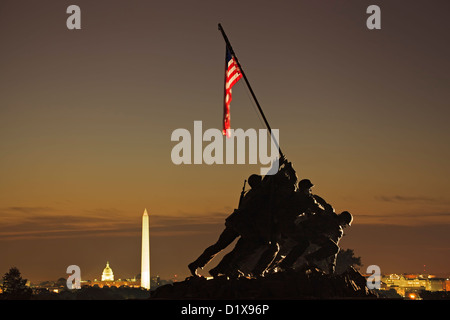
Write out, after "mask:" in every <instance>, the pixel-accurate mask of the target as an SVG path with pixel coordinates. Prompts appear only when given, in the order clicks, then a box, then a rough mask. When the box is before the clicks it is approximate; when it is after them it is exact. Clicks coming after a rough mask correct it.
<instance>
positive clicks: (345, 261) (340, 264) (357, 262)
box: [336, 249, 362, 273]
mask: <svg viewBox="0 0 450 320" xmlns="http://www.w3.org/2000/svg"><path fill="white" fill-rule="evenodd" d="M361 266H362V263H361V257H356V256H355V252H354V251H353V249H345V250H340V251H339V253H338V255H337V259H336V273H342V272H344V271H345V270H347V269H348V268H349V267H353V268H355V269H356V270H358V269H359V267H361Z"/></svg>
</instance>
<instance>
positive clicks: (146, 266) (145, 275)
mask: <svg viewBox="0 0 450 320" xmlns="http://www.w3.org/2000/svg"><path fill="white" fill-rule="evenodd" d="M148 231H149V225H148V214H147V209H145V210H144V214H143V215H142V253H141V287H142V288H145V289H150V239H149V233H148Z"/></svg>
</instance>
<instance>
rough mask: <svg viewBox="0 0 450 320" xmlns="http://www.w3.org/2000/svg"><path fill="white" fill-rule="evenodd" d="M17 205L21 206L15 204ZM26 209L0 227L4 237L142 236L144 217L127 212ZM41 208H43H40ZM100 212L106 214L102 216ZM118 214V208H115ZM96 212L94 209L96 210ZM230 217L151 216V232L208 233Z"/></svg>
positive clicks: (219, 214) (216, 215)
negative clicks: (47, 211) (71, 213)
mask: <svg viewBox="0 0 450 320" xmlns="http://www.w3.org/2000/svg"><path fill="white" fill-rule="evenodd" d="M15 208H17V207H15ZM26 209H27V210H25V208H24V209H23V210H21V212H26V213H28V214H27V215H25V216H20V217H9V218H8V219H6V220H5V223H3V224H2V225H1V226H0V240H19V239H21V240H23V239H36V238H39V239H55V238H82V237H90V236H103V237H104V236H115V237H123V236H139V235H140V232H141V219H140V217H136V218H133V219H130V218H128V217H127V216H126V215H119V214H115V215H111V214H105V213H109V212H110V210H109V209H99V210H96V211H95V213H97V215H88V216H86V215H68V214H44V213H43V211H40V212H41V213H40V215H35V214H29V213H31V212H34V211H37V208H35V210H29V209H30V208H26ZM39 210H40V209H39ZM99 212H102V213H104V214H103V215H98V213H99ZM113 212H115V213H118V211H115V210H113ZM92 213H94V211H92ZM225 217H226V216H225V215H224V214H222V213H212V214H211V215H209V216H207V217H204V216H199V215H186V216H181V215H180V216H164V215H150V225H151V228H150V231H151V233H152V235H153V236H174V235H189V234H196V233H197V234H204V233H208V232H211V231H210V230H211V229H210V226H211V225H215V226H216V225H218V224H223V221H224V218H225Z"/></svg>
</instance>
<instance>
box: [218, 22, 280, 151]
mask: <svg viewBox="0 0 450 320" xmlns="http://www.w3.org/2000/svg"><path fill="white" fill-rule="evenodd" d="M219 30H220V32H221V33H222V36H223V38H224V40H225V43H226V45H227V48H228V50H230V54H231V56H232V57H233V58H234V59H235V60H236V63H237V65H238V67H239V71H240V72H241V74H242V77H243V78H244V80H245V83H246V84H247V87H248V89H249V90H250V93H251V95H252V97H253V100H254V101H255V103H256V106H257V107H258V110H259V113H260V114H261V116H262V118H263V120H264V123H265V124H266V127H267V129H268V130H269V133H270V136H271V137H272V138H273V141H274V142H275V145H276V146H277V147H278V152H279V153H280V157H284V154H283V152H281V148H280V145H279V144H278V141H277V140H276V139H275V137H273V136H272V129H271V128H270V125H269V122H268V121H267V119H266V116H265V115H264V112H263V110H262V108H261V106H260V104H259V102H258V99H257V98H256V95H255V93H254V92H253V89H252V86H251V85H250V82H249V81H248V79H247V76H246V75H245V73H244V70H243V69H242V67H241V64H240V63H239V60H238V58H237V57H236V55H235V54H234V50H233V47H232V46H231V43H230V41H229V40H228V37H227V35H226V34H225V31H224V30H223V28H222V25H221V24H220V23H219Z"/></svg>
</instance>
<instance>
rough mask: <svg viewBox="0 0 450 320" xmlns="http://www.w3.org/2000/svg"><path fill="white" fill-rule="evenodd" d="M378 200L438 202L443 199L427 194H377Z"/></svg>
mask: <svg viewBox="0 0 450 320" xmlns="http://www.w3.org/2000/svg"><path fill="white" fill-rule="evenodd" d="M375 199H376V200H379V201H385V202H403V201H405V202H437V201H441V200H442V199H438V198H433V197H426V196H400V195H394V196H376V197H375Z"/></svg>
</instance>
